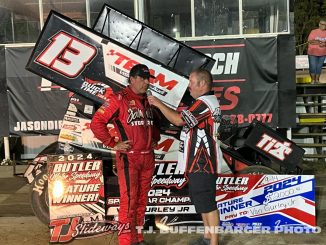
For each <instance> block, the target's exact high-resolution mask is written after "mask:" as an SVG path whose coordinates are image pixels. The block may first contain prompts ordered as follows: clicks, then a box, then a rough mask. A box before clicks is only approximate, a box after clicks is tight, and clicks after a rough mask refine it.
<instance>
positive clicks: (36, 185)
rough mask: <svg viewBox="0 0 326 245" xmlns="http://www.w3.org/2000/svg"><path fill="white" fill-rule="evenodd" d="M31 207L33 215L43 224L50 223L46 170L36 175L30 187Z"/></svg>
mask: <svg viewBox="0 0 326 245" xmlns="http://www.w3.org/2000/svg"><path fill="white" fill-rule="evenodd" d="M30 200H31V207H32V210H33V212H34V214H35V216H36V217H37V218H38V219H39V220H40V221H41V222H42V223H43V224H45V225H49V223H50V214H49V197H48V175H47V173H46V171H44V172H42V173H40V174H39V175H37V176H36V178H35V180H34V181H33V183H32V184H31V187H30Z"/></svg>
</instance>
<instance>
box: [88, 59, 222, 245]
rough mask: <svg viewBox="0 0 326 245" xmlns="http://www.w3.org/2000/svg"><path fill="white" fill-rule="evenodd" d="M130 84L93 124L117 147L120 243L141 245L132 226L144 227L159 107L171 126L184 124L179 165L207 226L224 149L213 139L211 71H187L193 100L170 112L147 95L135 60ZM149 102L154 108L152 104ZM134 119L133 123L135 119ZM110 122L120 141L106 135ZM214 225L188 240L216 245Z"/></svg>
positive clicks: (213, 213)
mask: <svg viewBox="0 0 326 245" xmlns="http://www.w3.org/2000/svg"><path fill="white" fill-rule="evenodd" d="M129 75H130V77H129V86H128V87H127V88H125V89H124V90H122V91H121V92H119V93H116V94H114V95H112V96H111V97H110V99H109V100H108V101H107V103H106V104H104V105H103V106H102V107H101V108H100V109H99V110H98V111H97V112H96V114H95V116H94V117H93V120H92V123H91V129H92V131H93V133H94V135H95V136H96V137H97V138H98V139H99V140H101V141H102V142H103V144H104V145H106V146H109V147H112V148H113V149H115V150H116V151H117V169H118V179H119V187H120V210H119V222H121V223H129V224H130V227H131V232H130V233H124V234H121V235H120V236H119V244H120V245H125V244H128V245H129V244H145V242H144V240H143V236H142V234H137V230H136V226H142V225H143V219H144V214H145V209H146V205H147V193H148V191H149V189H150V182H151V179H152V175H153V172H154V154H153V146H154V145H155V144H156V142H157V141H158V140H159V138H160V137H159V129H158V128H156V127H155V126H154V125H157V124H156V123H154V119H155V118H157V117H156V116H154V115H156V114H155V109H154V108H158V109H159V110H160V111H161V112H162V113H163V114H164V116H165V117H166V118H167V119H168V120H169V121H170V122H171V123H173V124H174V125H177V126H183V129H182V133H181V139H180V154H179V156H178V162H179V163H178V164H179V168H180V167H184V170H185V173H186V174H187V176H188V178H189V191H190V196H191V198H192V201H193V203H194V205H195V208H196V211H197V213H201V215H202V219H203V222H204V225H205V227H206V228H211V227H213V228H214V227H216V226H217V225H218V223H219V218H218V210H217V205H216V201H215V192H216V178H217V172H218V169H219V163H220V159H221V157H222V153H221V150H220V147H219V141H218V139H217V136H218V134H217V130H218V126H219V118H220V107H219V103H218V100H217V98H216V96H215V95H214V93H213V92H211V88H212V75H211V74H210V73H209V72H208V71H206V70H204V69H197V70H195V71H193V72H192V73H191V74H190V77H189V90H190V95H191V96H192V97H193V98H194V99H196V101H195V102H194V103H193V104H192V105H191V106H190V107H189V108H188V109H187V110H184V111H182V112H181V113H179V112H176V111H174V110H172V109H171V108H169V107H167V106H166V105H165V104H163V103H162V102H161V101H160V100H158V99H157V98H156V97H154V96H148V97H147V96H146V91H147V89H148V86H149V78H150V73H149V70H148V68H147V66H145V65H141V64H138V65H136V66H134V67H133V68H132V69H131V71H130V74H129ZM150 105H152V106H150ZM136 121H137V122H136ZM108 122H111V123H113V124H114V127H115V129H116V130H117V132H118V135H119V140H118V141H117V142H116V141H115V140H114V138H113V137H112V136H110V134H109V132H108V130H107V128H106V125H107V123H108ZM212 231H214V229H206V231H205V234H204V237H202V238H200V239H199V240H197V241H194V242H193V243H192V244H194V245H195V244H198V245H199V244H211V245H216V244H218V237H217V233H215V232H212Z"/></svg>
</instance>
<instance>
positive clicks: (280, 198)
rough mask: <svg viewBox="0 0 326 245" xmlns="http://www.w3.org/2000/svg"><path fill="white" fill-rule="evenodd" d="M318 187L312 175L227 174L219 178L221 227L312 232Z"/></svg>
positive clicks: (218, 195)
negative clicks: (315, 190) (316, 189)
mask: <svg viewBox="0 0 326 245" xmlns="http://www.w3.org/2000/svg"><path fill="white" fill-rule="evenodd" d="M314 186H315V179H314V176H312V175H237V176H234V175H223V176H221V177H219V178H218V180H217V202H218V204H217V207H218V209H219V212H220V226H222V228H223V229H230V230H235V229H238V230H239V229H240V230H243V231H245V230H248V232H249V231H252V230H265V231H266V232H269V231H274V232H282V231H291V230H292V233H294V231H295V230H297V231H299V230H300V231H301V232H300V233H306V232H308V233H309V232H312V231H314V230H315V229H316V213H315V193H314ZM290 233H291V232H290Z"/></svg>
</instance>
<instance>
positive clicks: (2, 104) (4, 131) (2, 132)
mask: <svg viewBox="0 0 326 245" xmlns="http://www.w3.org/2000/svg"><path fill="white" fill-rule="evenodd" d="M8 113H9V111H8V98H7V83H6V56H5V46H0V114H1V120H0V137H3V136H9V132H8V131H9V120H8Z"/></svg>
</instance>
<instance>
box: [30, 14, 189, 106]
mask: <svg viewBox="0 0 326 245" xmlns="http://www.w3.org/2000/svg"><path fill="white" fill-rule="evenodd" d="M138 63H144V64H146V65H147V66H148V67H149V69H150V72H151V74H152V75H154V76H155V78H151V80H150V83H151V86H150V89H151V90H152V93H153V94H154V95H156V96H157V97H159V98H160V99H161V100H162V101H163V102H164V103H165V104H167V105H168V106H170V107H171V108H174V109H175V108H176V107H177V106H178V105H179V103H180V101H181V98H182V96H183V94H184V92H185V90H186V89H187V87H188V80H187V78H186V77H183V76H181V75H178V74H176V73H174V72H172V71H170V69H169V68H167V67H164V66H163V65H161V64H158V63H155V62H154V61H153V60H150V59H148V58H146V56H144V55H143V54H141V53H139V52H137V51H134V50H131V49H129V48H128V47H125V46H123V45H122V44H118V43H117V42H116V41H114V40H110V39H106V38H103V37H102V36H100V35H99V34H95V33H94V32H93V31H92V30H90V29H89V28H87V27H84V26H82V25H81V24H79V23H77V22H75V21H73V20H71V19H69V18H67V17H65V16H62V15H60V14H58V13H56V12H54V11H52V12H51V13H50V15H49V17H48V19H47V22H46V25H45V26H44V28H43V31H42V34H41V35H40V37H39V40H38V42H37V44H36V46H35V48H34V50H33V53H32V55H31V57H30V60H29V62H28V64H27V66H26V68H27V69H28V70H29V71H31V72H33V73H36V74H37V75H40V76H42V77H43V78H46V79H48V80H50V81H52V82H55V83H56V84H59V85H60V86H63V87H64V88H66V89H68V90H69V91H72V92H75V93H77V94H79V95H82V96H84V97H86V98H88V99H90V100H92V101H94V102H96V103H98V104H102V103H103V102H104V101H105V100H106V98H107V97H108V95H110V94H111V93H112V91H118V90H121V88H123V87H125V86H126V85H128V76H129V71H130V69H131V68H132V67H133V66H134V65H136V64H138Z"/></svg>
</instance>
